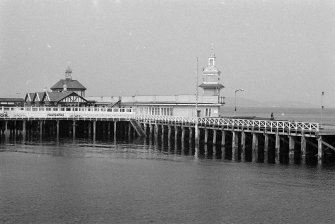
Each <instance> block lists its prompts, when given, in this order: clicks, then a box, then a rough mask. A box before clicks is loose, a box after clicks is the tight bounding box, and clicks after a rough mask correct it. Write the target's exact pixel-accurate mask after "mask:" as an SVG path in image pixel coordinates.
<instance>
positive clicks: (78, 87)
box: [50, 66, 86, 97]
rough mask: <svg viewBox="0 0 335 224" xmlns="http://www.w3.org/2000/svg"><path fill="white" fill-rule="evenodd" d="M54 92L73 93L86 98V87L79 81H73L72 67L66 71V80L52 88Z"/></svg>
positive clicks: (60, 81)
mask: <svg viewBox="0 0 335 224" xmlns="http://www.w3.org/2000/svg"><path fill="white" fill-rule="evenodd" d="M50 89H51V90H52V91H53V92H66V91H72V92H75V93H77V94H78V95H79V96H81V97H85V91H86V87H85V86H83V85H82V84H81V83H80V82H79V81H78V80H74V79H72V69H71V68H70V66H68V67H67V69H66V70H65V79H61V80H59V81H58V82H57V83H55V84H54V85H53V86H52V87H51V88H50Z"/></svg>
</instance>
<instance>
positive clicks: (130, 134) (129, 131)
mask: <svg viewBox="0 0 335 224" xmlns="http://www.w3.org/2000/svg"><path fill="white" fill-rule="evenodd" d="M131 136H132V128H131V124H130V122H129V123H128V137H129V138H130V137H131Z"/></svg>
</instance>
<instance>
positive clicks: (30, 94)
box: [24, 93, 35, 102]
mask: <svg viewBox="0 0 335 224" xmlns="http://www.w3.org/2000/svg"><path fill="white" fill-rule="evenodd" d="M34 96H35V93H27V94H26V97H25V98H24V100H25V101H26V102H31V101H33V99H34Z"/></svg>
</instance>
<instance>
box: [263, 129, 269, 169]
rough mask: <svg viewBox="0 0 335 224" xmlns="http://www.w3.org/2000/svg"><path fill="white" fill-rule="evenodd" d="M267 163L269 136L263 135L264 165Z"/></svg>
mask: <svg viewBox="0 0 335 224" xmlns="http://www.w3.org/2000/svg"><path fill="white" fill-rule="evenodd" d="M268 162H269V135H268V134H264V163H268Z"/></svg>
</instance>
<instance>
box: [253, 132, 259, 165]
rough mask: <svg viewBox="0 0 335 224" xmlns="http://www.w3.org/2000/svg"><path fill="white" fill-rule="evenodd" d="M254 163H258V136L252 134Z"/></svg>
mask: <svg viewBox="0 0 335 224" xmlns="http://www.w3.org/2000/svg"><path fill="white" fill-rule="evenodd" d="M252 161H253V162H256V163H257V162H258V136H257V134H256V133H252Z"/></svg>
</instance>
